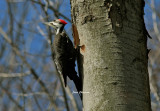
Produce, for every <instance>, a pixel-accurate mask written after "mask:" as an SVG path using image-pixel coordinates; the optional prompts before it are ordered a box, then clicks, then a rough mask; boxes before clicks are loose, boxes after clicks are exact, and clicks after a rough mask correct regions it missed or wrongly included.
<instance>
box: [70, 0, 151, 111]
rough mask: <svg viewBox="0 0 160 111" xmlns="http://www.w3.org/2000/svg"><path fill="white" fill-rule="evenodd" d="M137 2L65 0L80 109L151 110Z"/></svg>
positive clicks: (144, 40)
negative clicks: (79, 59) (74, 40)
mask: <svg viewBox="0 0 160 111" xmlns="http://www.w3.org/2000/svg"><path fill="white" fill-rule="evenodd" d="M143 8H144V1H143V0H71V13H72V22H73V24H75V25H76V27H77V30H78V33H79V38H80V45H85V51H83V52H81V54H82V55H83V57H84V60H83V73H84V80H83V92H89V94H88V93H83V105H84V111H151V105H150V88H149V78H148V69H147V65H148V54H147V37H146V29H145V25H144V19H143V14H144V10H143Z"/></svg>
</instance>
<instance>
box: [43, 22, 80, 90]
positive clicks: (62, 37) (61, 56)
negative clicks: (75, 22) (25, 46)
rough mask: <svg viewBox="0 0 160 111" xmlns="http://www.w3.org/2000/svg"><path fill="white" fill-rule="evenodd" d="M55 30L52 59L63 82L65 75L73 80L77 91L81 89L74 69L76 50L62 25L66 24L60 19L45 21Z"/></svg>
mask: <svg viewBox="0 0 160 111" xmlns="http://www.w3.org/2000/svg"><path fill="white" fill-rule="evenodd" d="M45 24H46V25H49V26H51V27H53V28H54V29H55V30H56V35H55V38H54V42H53V47H52V48H53V59H54V62H55V65H56V67H57V71H58V72H59V73H60V74H62V75H63V79H64V84H65V86H66V85H67V76H68V77H69V78H70V79H71V80H73V81H74V83H75V85H76V88H77V90H78V92H80V91H81V90H82V84H81V80H80V78H79V77H78V76H77V72H76V71H75V59H76V50H75V49H74V47H73V44H72V41H71V40H70V39H69V37H68V36H67V34H66V33H65V32H64V26H65V25H66V24H67V22H65V21H64V20H62V19H57V20H54V21H52V22H47V23H45Z"/></svg>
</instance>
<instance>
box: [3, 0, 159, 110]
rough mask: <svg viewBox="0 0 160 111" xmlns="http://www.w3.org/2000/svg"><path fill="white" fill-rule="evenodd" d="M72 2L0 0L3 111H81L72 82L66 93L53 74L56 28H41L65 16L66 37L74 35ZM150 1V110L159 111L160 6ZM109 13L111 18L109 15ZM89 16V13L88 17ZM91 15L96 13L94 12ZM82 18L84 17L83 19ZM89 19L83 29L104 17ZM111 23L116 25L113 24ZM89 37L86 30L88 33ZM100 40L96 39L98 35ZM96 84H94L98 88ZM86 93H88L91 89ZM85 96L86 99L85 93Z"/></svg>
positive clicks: (147, 17) (148, 4)
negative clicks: (52, 53) (53, 39)
mask: <svg viewBox="0 0 160 111" xmlns="http://www.w3.org/2000/svg"><path fill="white" fill-rule="evenodd" d="M69 2H70V1H69V0H1V1H0V110H2V111H19V110H30V111H35V110H36V111H37V110H38V111H46V110H53V109H54V110H66V109H67V110H74V111H77V110H80V111H81V110H82V103H81V100H80V98H79V96H78V94H72V91H76V89H75V87H74V85H73V83H72V82H70V81H68V84H69V87H67V88H65V90H63V88H62V85H61V82H60V79H59V75H58V74H57V72H56V71H55V67H54V64H53V62H52V58H51V47H50V46H51V43H52V38H51V37H53V38H54V30H53V29H50V28H49V27H47V26H45V25H44V24H43V22H46V21H51V20H53V19H56V18H62V19H64V20H66V21H67V22H68V25H67V26H66V28H65V29H66V32H67V33H68V35H69V36H70V37H71V36H72V31H71V30H72V29H71V24H70V22H71V17H70V3H69ZM81 2H82V3H80V5H84V6H85V5H86V4H89V2H85V3H84V2H83V0H81ZM154 2H155V3H154ZM83 3H84V4H83ZM146 3H147V4H146V6H145V21H146V26H147V29H148V30H149V33H150V34H151V36H152V37H153V39H152V40H149V41H148V47H149V48H150V49H152V50H151V51H150V54H149V74H150V86H151V100H152V110H153V111H158V110H160V105H159V84H158V83H159V63H160V60H159V55H160V53H159V42H160V41H159V36H160V34H159V23H160V22H159V17H160V16H159V15H160V14H159V4H160V3H159V0H152V2H151V1H150V0H148V1H146ZM97 4H98V2H97ZM133 4H135V3H133ZM101 5H102V6H100V7H101V8H102V9H101V10H106V9H108V8H107V7H108V5H107V4H106V5H105V6H107V7H105V8H104V2H102V4H101ZM92 6H93V5H92ZM92 6H91V7H92ZM80 7H81V6H80ZM138 7H139V5H138ZM86 8H87V7H86ZM78 10H79V9H77V8H75V10H74V11H75V12H77V11H78ZM94 10H95V9H94ZM114 10H116V9H114ZM114 10H112V11H114ZM136 10H137V9H136ZM120 11H121V7H120ZM122 12H123V11H122ZM133 12H134V11H133ZM105 13H106V15H107V12H105ZM105 13H104V14H105ZM138 13H139V12H138ZM77 14H78V13H77ZM86 14H87V15H88V13H86ZM91 15H95V14H94V13H93V14H92V13H91ZM139 15H140V14H139ZM77 16H78V15H77ZM83 16H84V17H85V15H83ZM112 16H113V15H112ZM117 16H118V15H117ZM99 17H101V16H99ZM90 18H92V16H87V18H84V20H86V21H82V23H80V25H81V24H83V25H82V26H85V27H86V26H88V25H87V24H91V25H90V27H94V26H95V25H93V22H96V21H98V20H99V19H102V20H103V18H99V19H96V18H95V19H94V18H93V20H92V19H91V20H90ZM152 18H153V19H152ZM113 21H114V20H113ZM73 22H74V23H75V22H76V21H74V18H73ZM102 22H103V21H102ZM104 23H106V22H104ZM118 23H119V22H118ZM140 24H141V23H140ZM76 25H78V24H75V26H76ZM104 25H105V24H104ZM108 25H109V26H112V25H111V24H108ZM113 25H115V24H113ZM120 25H121V24H120ZM104 27H107V26H104ZM115 28H116V30H119V29H121V28H118V29H117V27H115ZM77 29H78V32H79V31H81V29H80V28H79V27H78V26H77ZM107 30H108V29H107ZM107 30H104V31H107ZM99 31H100V32H98V33H97V34H99V33H103V30H99ZM85 33H88V32H87V31H86V32H85ZM112 33H113V32H112ZM106 35H107V34H105V33H104V36H106ZM81 37H82V35H81ZM96 37H98V35H97V36H96ZM108 37H109V36H107V37H106V39H109V38H108ZM115 37H116V36H115ZM71 38H72V37H71ZM96 39H97V38H95V39H89V38H88V40H89V41H91V42H90V43H92V42H93V43H95V40H96ZM98 39H100V38H98ZM125 39H126V38H125ZM132 39H134V38H132ZM84 40H85V39H84ZM84 40H82V39H81V44H82V43H83V44H84V42H85V41H84ZM114 40H117V44H118V42H119V41H120V40H119V41H118V39H115V38H113V42H115V41H114ZM99 42H102V39H101V40H99V41H98V42H97V43H99ZM110 44H111V43H110ZM86 45H87V44H85V46H86ZM95 45H96V43H95ZM124 45H125V44H124ZM87 46H88V45H87ZM87 46H86V47H85V49H86V50H85V52H82V54H86V53H87V52H88V50H87V49H88V48H89V47H87ZM96 46H97V45H96ZM125 46H126V45H125ZM98 48H99V47H97V48H96V49H98ZM110 50H111V49H110ZM91 51H93V50H91ZM100 54H101V53H100ZM97 55H98V54H96V53H95V57H97ZM117 55H118V54H117ZM115 56H116V53H115ZM91 57H93V56H91ZM113 57H114V56H113ZM124 57H125V56H124ZM120 59H121V58H120ZM107 60H108V59H106V61H107ZM94 61H96V62H95V64H94V65H95V67H96V66H97V65H99V66H100V67H99V68H97V70H100V69H101V68H102V67H101V66H102V64H103V63H104V62H106V61H102V62H101V61H99V60H98V59H96V58H94ZM86 62H88V61H86ZM97 63H98V64H97ZM85 67H86V66H85ZM88 67H89V66H87V67H86V68H88ZM107 67H108V69H104V68H102V69H103V70H102V71H104V72H105V71H106V70H107V71H109V68H110V67H109V66H107ZM85 70H86V69H85ZM116 70H117V69H116ZM101 74H102V73H101ZM102 76H103V75H102ZM92 77H93V76H92ZM110 78H111V77H110ZM86 79H87V78H86ZM91 79H92V78H91ZM108 79H109V78H108ZM92 80H93V79H92ZM88 81H89V79H88ZM126 82H128V81H126ZM110 84H112V83H110ZM86 85H87V84H86ZM93 85H94V86H96V85H95V84H93ZM118 85H119V84H116V85H114V84H113V86H115V87H117V86H118ZM111 86H112V85H111ZM135 87H137V86H135ZM92 90H93V89H92ZM86 91H88V89H87V90H86ZM90 94H91V92H90ZM101 94H102V93H101ZM64 95H66V96H64ZM85 95H87V93H86V94H85ZM95 100H96V99H95ZM97 101H98V100H97ZM106 102H107V101H106ZM95 103H96V101H95ZM99 103H100V102H99ZM95 105H96V104H95ZM102 105H103V104H102Z"/></svg>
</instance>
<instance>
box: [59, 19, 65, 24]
mask: <svg viewBox="0 0 160 111" xmlns="http://www.w3.org/2000/svg"><path fill="white" fill-rule="evenodd" d="M58 20H59V21H60V22H61V23H62V24H64V25H65V24H67V22H66V21H64V20H62V19H58Z"/></svg>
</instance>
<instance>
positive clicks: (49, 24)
mask: <svg viewBox="0 0 160 111" xmlns="http://www.w3.org/2000/svg"><path fill="white" fill-rule="evenodd" d="M43 24H45V25H48V26H50V27H53V28H56V27H55V26H54V25H53V24H52V23H51V22H43Z"/></svg>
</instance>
